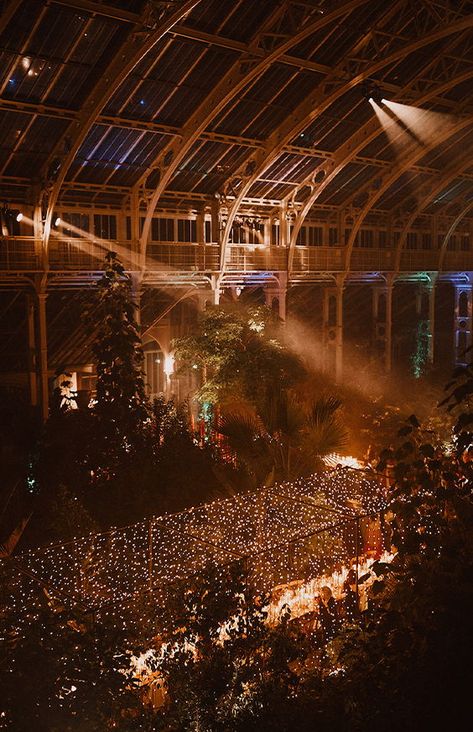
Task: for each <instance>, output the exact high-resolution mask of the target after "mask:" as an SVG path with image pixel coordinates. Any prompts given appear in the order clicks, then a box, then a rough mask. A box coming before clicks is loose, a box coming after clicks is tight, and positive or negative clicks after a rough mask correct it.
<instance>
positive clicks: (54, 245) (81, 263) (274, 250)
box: [0, 236, 473, 277]
mask: <svg viewBox="0 0 473 732" xmlns="http://www.w3.org/2000/svg"><path fill="white" fill-rule="evenodd" d="M111 249H113V250H116V251H117V252H118V254H119V256H120V257H121V259H122V261H123V262H124V264H125V267H126V268H127V269H138V267H139V256H138V253H137V252H136V251H133V249H132V243H131V242H130V241H113V240H111V241H104V240H98V239H97V240H95V239H93V238H91V239H83V238H74V237H69V238H66V237H58V236H55V237H53V238H52V239H51V241H50V245H49V252H48V266H49V269H50V270H51V271H54V272H57V271H75V272H89V271H97V270H100V269H101V268H102V263H103V258H104V256H105V254H106V252H107V251H109V250H111ZM345 254H346V250H345V248H344V247H315V246H314V247H307V246H304V247H303V246H296V247H295V250H294V258H293V263H292V274H293V275H295V276H296V277H297V276H298V275H306V274H310V273H312V272H314V273H317V272H343V271H344V270H345V265H346V261H345V259H346V258H345ZM439 254H440V252H439V250H438V249H432V250H431V249H429V250H419V249H404V250H403V251H402V253H401V258H400V267H399V271H400V272H401V273H405V272H422V271H436V270H437V269H438V266H439ZM287 264H288V250H287V249H286V248H285V247H276V246H274V247H263V246H260V245H251V244H230V245H229V247H228V250H227V259H226V263H225V269H226V271H227V272H229V273H242V274H245V273H252V272H278V271H285V270H286V269H287ZM395 266H396V252H395V250H394V249H371V248H361V247H356V248H354V249H353V251H352V253H351V260H350V271H351V272H375V271H376V272H393V271H395ZM42 268H43V263H42V257H41V242H39V241H36V242H35V239H34V237H26V236H25V237H0V271H4V272H5V271H8V272H15V271H18V272H26V271H41V270H42ZM146 268H147V270H148V271H149V272H159V271H163V272H168V271H169V272H170V271H174V272H179V271H181V272H215V273H216V272H218V271H219V269H220V248H219V246H218V244H216V243H209V244H198V243H183V242H150V243H149V244H148V248H147V257H146ZM465 270H466V271H473V252H469V251H446V252H445V258H444V262H443V271H445V272H460V271H465Z"/></svg>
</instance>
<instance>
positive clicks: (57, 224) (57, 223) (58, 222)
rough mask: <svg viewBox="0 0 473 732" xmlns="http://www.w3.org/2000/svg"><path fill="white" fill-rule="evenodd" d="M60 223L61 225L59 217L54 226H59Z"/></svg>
mask: <svg viewBox="0 0 473 732" xmlns="http://www.w3.org/2000/svg"><path fill="white" fill-rule="evenodd" d="M60 223H61V219H60V217H59V216H58V217H57V218H56V220H55V222H54V226H59V224H60Z"/></svg>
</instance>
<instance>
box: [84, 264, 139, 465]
mask: <svg viewBox="0 0 473 732" xmlns="http://www.w3.org/2000/svg"><path fill="white" fill-rule="evenodd" d="M91 321H92V325H93V326H94V328H95V329H96V339H95V342H94V344H93V353H94V356H95V360H96V368H97V391H96V402H95V405H94V414H95V419H96V420H97V426H98V429H97V431H96V432H97V438H98V440H97V445H96V447H97V448H98V450H99V452H98V454H99V455H100V457H101V460H100V461H98V468H97V469H98V471H99V473H100V472H102V473H103V472H105V473H106V474H107V476H108V477H112V476H113V475H115V474H116V472H117V470H119V468H120V467H121V466H122V465H123V463H125V464H127V463H129V462H130V460H131V459H133V458H135V457H136V455H137V453H139V452H140V451H141V450H142V449H143V448H144V447H145V445H146V442H147V439H148V433H149V429H148V424H149V404H148V400H147V397H146V394H145V387H144V378H143V368H142V367H143V352H142V349H141V338H140V334H139V331H138V326H137V323H136V319H135V304H134V302H133V299H132V293H131V280H130V277H129V275H128V274H127V273H126V272H125V270H124V267H123V265H122V263H121V262H120V260H119V258H118V257H117V255H116V253H115V252H109V253H108V254H107V256H106V258H105V271H104V274H103V277H102V279H101V280H100V281H99V284H98V295H97V301H96V304H95V308H94V311H93V313H92V315H91Z"/></svg>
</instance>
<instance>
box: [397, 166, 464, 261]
mask: <svg viewBox="0 0 473 732" xmlns="http://www.w3.org/2000/svg"><path fill="white" fill-rule="evenodd" d="M470 167H471V160H470V159H469V158H468V159H465V160H464V161H463V162H462V163H461V164H460V165H456V166H455V167H454V168H449V169H448V170H447V171H446V173H445V174H444V175H443V176H441V177H440V178H439V179H438V180H437V181H436V182H435V183H434V184H433V185H432V184H430V185H429V186H428V189H427V190H426V191H425V194H424V195H422V198H421V199H420V200H419V201H418V203H417V205H416V207H415V209H414V211H412V212H411V213H410V214H409V217H408V219H407V221H406V223H405V224H404V226H403V229H402V231H401V236H400V238H399V241H398V243H397V247H396V252H395V255H394V269H395V271H396V272H398V271H399V267H400V264H401V256H402V252H403V249H404V247H405V244H406V241H407V235H408V233H409V230H410V228H411V226H412V225H413V223H414V222H415V220H416V219H417V217H418V216H420V214H421V213H422V211H423V210H424V209H425V207H426V206H428V205H429V203H431V201H433V199H434V198H435V196H436V195H437V194H438V193H441V191H443V189H444V188H445V187H446V186H448V185H449V183H451V182H452V181H454V180H455V178H457V177H458V176H459V175H461V173H463V171H464V170H465V169H466V168H470Z"/></svg>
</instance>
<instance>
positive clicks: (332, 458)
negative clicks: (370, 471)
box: [323, 452, 366, 470]
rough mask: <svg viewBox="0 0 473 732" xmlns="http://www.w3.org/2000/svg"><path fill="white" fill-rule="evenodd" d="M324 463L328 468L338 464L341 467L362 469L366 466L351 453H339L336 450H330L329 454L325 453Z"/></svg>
mask: <svg viewBox="0 0 473 732" xmlns="http://www.w3.org/2000/svg"><path fill="white" fill-rule="evenodd" d="M323 460H324V463H325V465H327V466H328V467H330V468H335V467H336V466H337V465H340V466H341V467H343V468H354V469H355V470H362V469H363V468H366V465H363V463H360V461H359V460H357V458H356V457H353V455H339V454H338V453H336V452H331V453H330V455H325V457H324V459H323Z"/></svg>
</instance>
